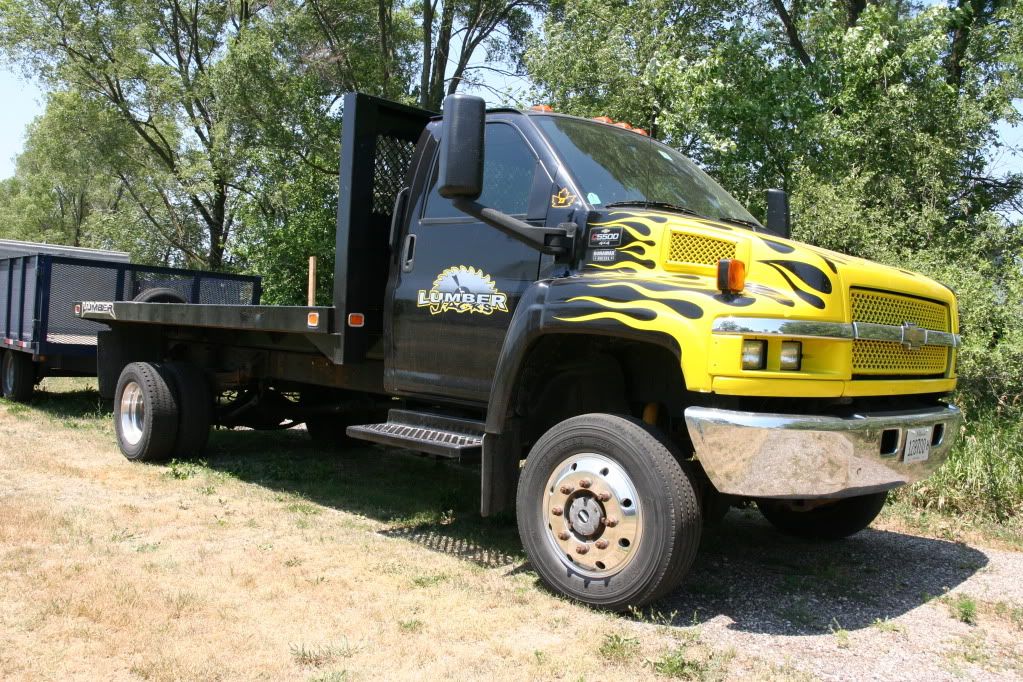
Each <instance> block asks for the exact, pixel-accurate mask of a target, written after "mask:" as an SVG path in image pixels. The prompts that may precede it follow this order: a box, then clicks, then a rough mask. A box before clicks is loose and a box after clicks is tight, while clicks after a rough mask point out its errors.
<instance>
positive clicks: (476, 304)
mask: <svg viewBox="0 0 1023 682" xmlns="http://www.w3.org/2000/svg"><path fill="white" fill-rule="evenodd" d="M416 305H417V306H418V307H420V308H429V309H430V314H432V315H439V314H440V313H446V312H455V313H479V314H481V315H490V314H492V313H494V312H501V313H506V312H508V295H507V294H505V293H502V292H500V291H498V290H497V285H496V284H494V280H492V279H491V278H490V275H488V274H485V273H484V272H483V271H482V270H479V269H477V268H474V267H471V266H466V265H457V266H454V267H450V268H447V269H446V270H444V271H443V272H441V273H440V274H439V275H437V279H435V280H434V281H433V287H432V288H430V289H429V290H426V289H420V290H419V296H418V298H417V300H416Z"/></svg>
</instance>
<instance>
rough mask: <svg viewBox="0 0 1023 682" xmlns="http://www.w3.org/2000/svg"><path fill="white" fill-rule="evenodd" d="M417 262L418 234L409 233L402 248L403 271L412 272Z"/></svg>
mask: <svg viewBox="0 0 1023 682" xmlns="http://www.w3.org/2000/svg"><path fill="white" fill-rule="evenodd" d="M415 262H416V235H414V234H412V233H409V235H408V236H407V237H405V246H404V247H403V248H402V250H401V271H402V272H412V266H413V265H414V264H415Z"/></svg>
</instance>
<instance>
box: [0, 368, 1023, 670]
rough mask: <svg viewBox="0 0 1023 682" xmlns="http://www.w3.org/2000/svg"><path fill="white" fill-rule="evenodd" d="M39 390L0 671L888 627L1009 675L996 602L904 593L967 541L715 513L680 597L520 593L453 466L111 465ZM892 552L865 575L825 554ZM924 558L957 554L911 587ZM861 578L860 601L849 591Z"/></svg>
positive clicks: (284, 461) (1, 593)
mask: <svg viewBox="0 0 1023 682" xmlns="http://www.w3.org/2000/svg"><path fill="white" fill-rule="evenodd" d="M45 387H46V388H47V391H44V392H43V393H41V394H40V395H39V396H38V397H37V399H36V400H35V401H34V402H33V404H32V405H31V406H29V407H26V406H21V405H14V404H10V403H4V402H2V401H0V679H2V680H5V681H6V680H38V679H47V680H49V679H61V680H64V679H69V680H76V679H81V680H95V679H103V680H157V681H159V680H207V679H211V680H212V679H218V680H219V679H224V680H252V679H269V680H296V679H297V680H372V679H389V680H390V679H399V680H400V679H458V680H463V679H487V680H490V679H495V678H496V679H501V680H505V679H507V680H554V679H564V680H579V679H583V680H637V679H666V678H673V677H674V678H682V679H704V680H710V679H794V680H795V679H800V680H801V679H811V678H813V677H814V676H816V675H817V674H821V675H824V676H828V675H834V674H835V671H836V670H839V671H845V672H846V673H848V671H849V670H859V671H861V672H862V673H863V676H864V677H869V676H871V675H873V674H876V673H878V672H879V671H884V670H889V669H890V666H891V665H892V662H891V661H890V660H888V659H887V658H885V656H886V655H887V654H886V652H888V651H889V650H890V649H891V642H890V641H889V640H891V638H892V637H899V638H902V639H906V640H908V641H919V642H921V643H926V644H918V645H917V647H916V649H917V650H915V651H913V655H914V656H916V657H917V658H915V659H914V665H926V666H931V667H930V668H928V669H929V670H930V669H932V668H933V670H937V671H939V672H941V671H943V672H944V674H947V670H948V669H955V670H959V669H960V668H961V669H962V670H964V671H965V672H966V674H967V675H970V674H973V673H975V672H977V671H993V670H994V671H1001V672H1007V671H1012V672H1014V673H1016V674H1020V673H1023V670H1021V669H1020V668H1019V667H1018V666H1019V665H1020V661H1019V658H1017V657H1014V656H1013V655H1010V653H1009V652H1011V651H1012V647H1013V645H1012V642H1014V641H1015V638H1018V633H1019V627H1020V625H1019V624H1020V622H1023V618H1021V616H1020V613H1021V611H1020V608H1021V607H1020V600H1019V599H1018V598H1016V599H1012V600H1007V601H997V602H995V601H983V600H978V603H977V604H978V608H977V620H978V624H977V625H966V624H964V623H962V622H961V621H960V620H956V619H955V618H952V617H950V616H949V615H948V611H947V608H945V607H943V606H942V607H939V606H935V605H928V604H927V598H924V597H917V594H918V593H920V592H922V591H930V592H931V593H932V594H940V589H941V587H942V586H943V585H948V586H953V587H954V586H955V585H957V584H959V583H963V581H967V582H966V583H964V587H966V586H969V584H970V583H969V582H968V581H969V580H972V579H973V578H972V576H975V575H981V574H978V573H977V571H978V569H979V568H980V567H982V566H983V565H984V563H985V561H986V558H985V557H984V555H983V554H981V553H979V552H977V551H975V550H973V549H971V548H969V547H961V546H958V545H953V544H952V543H946V542H938V541H923V542H921V539H920V538H910V537H907V536H902V535H900V534H897V533H876V534H874V535H873V536H871V537H870V538H868V539H867V540H865V541H862V542H860V543H859V544H857V543H852V544H849V545H846V547H847V549H846V550H843V551H844V552H847V554H843V555H842V556H840V557H837V558H836V556H835V552H836V547H839V548H840V546H837V545H836V546H828V547H814V546H810V545H805V544H802V545H798V546H795V545H792V544H791V543H786V541H781V540H780V539H779V537H778V536H777V535H772V534H771V531H770V530H769V529H767V528H766V527H765V525H764V524H763V522H762V520H759V517H756V518H752V517H750V518H747V517H749V516H750V512H749V510H746V511H744V512H733V515H732V517H731V519H732V520H731V523H730V524H726V525H725V528H724V530H723V531H721V532H719V533H711V532H708V533H707V534H705V538H704V545H703V547H702V548H701V563H699V564H698V566H697V570H696V571H695V573H694V576H693V578H692V579H691V580H690V582H689V585H688V588H687V589H686V590H684V591H680V592H678V593H676V594H674V595H671V596H670V597H669V598H667V599H666V600H665V601H664V602H662V603H661V604H659V605H655V606H654V607H651V608H650V609H646V610H644V611H642V612H636V613H634V614H632V615H631V616H616V615H612V614H607V613H602V612H598V611H595V610H591V609H587V608H583V607H581V606H578V605H576V604H572V603H569V602H567V601H564V600H562V599H559V598H558V597H555V596H554V595H552V594H550V593H548V592H547V591H545V590H544V589H543V588H542V587H540V586H539V584H538V581H537V579H536V576H535V575H534V574H533V573H532V572H531V571H530V570H529V566H528V564H526V562H525V561H524V558H523V556H522V553H521V547H520V545H519V542H518V537H517V534H516V531H515V528H514V525H513V523H512V522H511V521H510V520H507V519H504V520H485V519H480V518H479V517H478V515H477V512H476V507H477V500H478V486H479V478H478V473H477V472H475V471H472V470H470V469H468V468H464V467H459V466H453V465H450V464H440V463H435V462H433V461H432V460H429V459H424V458H418V457H413V456H409V455H402V454H398V453H395V452H393V451H389V452H385V451H384V450H381V449H378V448H372V447H370V448H363V449H359V450H354V451H350V452H346V453H343V454H337V453H326V452H320V451H317V450H316V448H314V447H313V446H312V444H311V443H310V442H309V441H308V439H307V438H306V434H304V433H302V432H283V433H253V432H241V431H237V432H234V431H232V432H227V431H218V432H216V433H214V434H213V438H212V439H211V447H210V451H209V453H208V455H207V457H206V459H205V460H204V461H191V462H173V463H170V464H168V465H166V466H147V465H133V464H129V463H128V462H126V461H125V460H124V459H123V458H122V457H121V456H120V454H119V453H118V452H117V450H116V446H115V445H114V442H113V434H112V431H111V427H110V416H109V413H108V412H107V411H106V410H105V409H104V407H103V406H102V405H101V404H100V402H99V400H98V398H97V396H96V394H95V391H94V390H92V389H91V388H90V387H89V384H88V382H81V381H78V382H69V381H52V380H47V382H45ZM893 551H895V552H896V555H895V556H894V557H889V558H888V560H887V561H888V564H886V566H887V568H885V569H884V570H880V569H878V568H876V567H874V566H873V565H872V564H870V563H867V562H866V560H865V559H864V560H863V561H862V562H861V560H860V559H857V558H855V557H854V555H853V554H848V552H853V553H854V554H856V553H862V554H863V556H864V557H866V556H870V557H875V556H881V557H883V555H884V554H885V553H889V554H890V553H891V552H893ZM936 552H943V553H946V554H950V555H952V556H954V557H957V559H956V560H957V561H959V562H960V563H962V564H963V566H962V567H960V569H956V570H954V571H951V573H950V575H951V577H952V578H954V580H949V581H945V582H940V581H941V580H944V579H943V578H941V579H939V578H937V577H935V578H934V579H933V580H930V581H923V582H920V581H919V576H918V575H917V571H916V570H915V568H913V567H914V566H916V565H917V564H918V563H919V561H920V560H921V559H926V558H927V557H929V556H930V555H931V554H932V553H936ZM856 556H859V554H856ZM972 562H976V564H973V563H972ZM966 564H970V565H969V566H966ZM901 566H906V567H909V568H908V569H905V570H904V571H903V573H898V571H899V570H901V569H900V568H899V567H901ZM893 568H894V570H895V571H896V573H895V574H894V575H893V573H892V571H893ZM909 570H911V573H912V576H913V579H912V581H911V580H909V577H910V573H906V572H905V571H909ZM900 576H902V577H903V578H905V579H900ZM924 577H926V575H925V576H924ZM874 581H880V582H881V583H883V586H884V588H883V589H884V590H886V592H885V595H886V597H885V599H884V600H883V603H874V602H871V601H870V600H869V599H866V600H865V601H862V602H861V601H859V599H860V597H858V596H857V595H861V593H864V594H865V593H867V592H870V591H872V590H873V589H874V588H873V587H871V586H872V585H873V584H874ZM893 581H894V582H893ZM936 581H937V582H936ZM939 582H940V584H939ZM931 583H934V584H933V585H932V584H931ZM961 589H962V588H961ZM893 590H894V592H893ZM747 593H748V594H747ZM995 593H997V591H996V592H995ZM1000 599H1008V598H1007V597H1000ZM804 603H807V604H808V603H814V604H815V605H816V606H815V607H814V609H813V611H812V612H811V611H810V610H809V609H808V607H801V606H800V605H801V604H804ZM799 608H803V609H805V610H807V612H808V613H810V614H811V615H813V616H814V617H813V618H809V619H807V622H806V623H800V622H797V621H799V619H798V618H797V619H793V618H792V617H791V615H792V614H793V613H795V612H796V611H797V610H798V609H799ZM658 609H661V610H658ZM836 614H838V615H841V623H842V625H843V626H845V627H847V628H849V631H850V632H849V635H851V636H849V643H850V644H851V648H849V647H847V648H844V649H843V648H839V647H837V646H836V644H835V638H836V637H837V635H836V634H834V631H833V630H832V629H829V628H828V626H827V623H828V621H829V619H830V618H831V617H832V616H834V615H836ZM797 615H798V614H797ZM817 616H820V618H817ZM821 619H823V620H822V622H823V625H821V623H818V622H817V621H818V620H821ZM889 619H891V620H892V622H893V623H894V620H895V619H898V621H899V623H898V624H890V625H889V624H888V620H889ZM882 621H883V623H885V625H884V626H882V625H878V626H876V627H871V624H872V623H875V622H882ZM917 623H926V626H925V625H920V624H917ZM924 627H925V628H926V630H925V632H926V636H920V638H919V640H914V639H913V638H914V637H917V636H918V635H922V634H923V633H922V632H921V628H924ZM932 631H933V632H932ZM893 633H894V634H893ZM792 635H799V636H792ZM967 636H970V637H973V639H969V640H967V639H963V638H964V637H967ZM932 642H938V643H939V644H938V645H936V646H937V649H935V650H934V651H931V650H929V649H926V646H931V644H930V643H932ZM967 644H969V646H966V645H967ZM981 645H985V646H987V647H990V653H991V655H990V656H988V657H987V658H984V657H980V654H978V653H977V652H978V651H980V650H981V649H980V648H979V647H981ZM822 650H826V651H828V652H829V654H828V657H826V658H821V656H820V652H821V651H822ZM864 652H872V653H871V655H870V656H865V655H864ZM941 652H943V655H940V653H941ZM842 657H848V658H842ZM832 659H835V660H837V661H838V662H837V663H834V660H832ZM833 663H834V665H832V664H833ZM822 665H824V666H825V667H824V668H821V667H820V666H822ZM828 666H830V667H828ZM857 666H867V667H862V668H861V667H857ZM870 666H873V667H872V668H870V669H868V668H869V667H870ZM939 676H940V675H939Z"/></svg>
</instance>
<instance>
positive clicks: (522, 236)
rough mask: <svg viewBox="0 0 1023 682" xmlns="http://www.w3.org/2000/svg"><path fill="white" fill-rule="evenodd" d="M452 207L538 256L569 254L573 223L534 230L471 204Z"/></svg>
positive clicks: (458, 201) (464, 202)
mask: <svg viewBox="0 0 1023 682" xmlns="http://www.w3.org/2000/svg"><path fill="white" fill-rule="evenodd" d="M452 203H453V204H454V206H455V208H457V209H458V210H459V211H461V212H463V213H467V214H468V215H471V216H472V217H473V218H476V219H478V220H481V221H483V222H484V223H486V224H487V225H490V226H492V227H496V228H497V229H498V230H500V231H501V232H504V233H505V234H507V235H509V236H511V237H514V238H515V239H518V240H519V241H520V242H524V243H526V244H528V245H529V246H532V247H533V248H535V249H537V250H538V251H540V252H541V253H547V254H552V255H555V256H560V255H565V254H570V253H572V250H573V245H574V242H575V232H576V224H575V223H562V224H561V225H558V226H557V227H536V226H533V225H530V224H529V223H527V222H525V221H523V220H519V219H518V218H512V217H511V216H510V215H508V214H507V213H502V212H501V211H498V210H497V209H493V208H487V207H485V206H482V205H480V204H479V203H477V202H475V201H470V200H468V199H455V200H454V201H452Z"/></svg>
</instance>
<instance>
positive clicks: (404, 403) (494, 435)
mask: <svg viewBox="0 0 1023 682" xmlns="http://www.w3.org/2000/svg"><path fill="white" fill-rule="evenodd" d="M341 149H342V158H341V174H340V183H341V184H340V189H341V192H340V200H339V207H338V225H337V243H336V254H335V263H336V265H335V278H334V301H333V305H331V306H320V307H316V306H308V307H304V306H295V307H273V306H204V305H188V304H146V303H121V302H116V303H108V302H82V303H81V304H80V310H81V311H82V312H81V315H82V316H83V317H87V318H88V319H93V320H97V321H102V322H104V323H105V324H107V325H108V327H109V329H108V330H107V331H105V332H102V333H101V334H100V342H99V351H100V389H101V392H102V393H105V394H107V395H109V396H111V397H113V398H114V405H115V414H114V420H115V427H116V431H117V435H118V442H119V445H120V447H121V450H122V452H123V453H124V454H125V455H126V456H127V457H128V458H129V459H133V460H137V459H143V460H153V459H161V458H166V457H170V456H178V457H181V456H187V455H194V454H196V453H197V452H198V451H200V450H201V449H202V447H203V445H204V443H205V438H206V434H207V433H208V431H209V428H210V425H211V424H219V425H222V426H249V427H255V428H279V427H282V426H292V425H300V424H302V423H304V424H305V425H306V428H307V429H308V430H309V433H310V435H311V436H312V437H314V438H315V439H317V440H319V441H320V442H324V443H327V444H332V445H338V446H343V445H348V444H350V443H351V442H353V441H370V442H376V443H382V444H386V445H394V446H399V447H403V448H407V449H412V450H417V451H421V452H424V453H428V454H431V455H434V456H439V457H451V458H458V459H462V460H470V461H472V460H476V461H479V469H480V477H481V495H480V503H481V512H482V513H483V514H487V515H489V514H495V513H498V512H500V511H503V510H511V509H513V508H514V510H515V513H516V519H517V523H518V525H519V530H520V535H521V537H522V541H523V545H524V547H525V550H526V552H527V555H528V556H529V558H530V561H531V563H532V564H533V565H534V567H535V568H536V570H537V572H538V574H539V575H540V576H541V578H542V579H543V580H544V581H545V583H546V584H547V585H549V586H550V587H551V588H552V589H554V590H556V591H558V592H560V593H563V594H566V595H568V596H570V597H573V598H575V599H579V600H581V601H584V602H587V603H590V604H594V605H600V606H604V607H609V608H617V609H622V608H627V607H630V606H636V605H639V604H643V603H646V602H649V601H651V600H653V599H656V598H657V597H659V596H662V595H663V594H665V593H666V592H668V591H670V590H672V589H674V588H675V587H676V586H677V585H678V584H679V583H680V581H681V580H682V579H683V577H684V576H685V574H686V572H687V571H688V569H689V567H690V566H691V564H692V561H693V559H694V557H695V552H696V548H697V546H698V545H699V537H700V532H701V527H702V523H703V521H704V520H705V519H710V518H712V517H716V516H719V515H721V514H722V512H723V511H727V508H728V506H729V505H731V504H734V503H737V502H744V501H753V502H755V503H756V504H757V505H758V506H759V508H760V509H761V511H762V512H763V513H764V515H765V516H766V517H767V519H768V520H769V521H771V522H772V523H773V524H774V525H775V526H777V527H778V528H779V529H781V530H782V531H784V532H787V533H791V534H795V535H800V536H803V537H815V538H839V537H845V536H847V535H850V534H852V533H855V532H857V531H859V530H861V529H862V528H864V527H866V526H867V525H868V524H869V523H870V522H871V521H872V520H873V519H874V517H875V516H876V515H877V513H879V511H880V509H881V507H882V506H883V504H884V501H885V496H886V494H887V491H889V490H891V489H893V488H896V487H899V486H901V485H905V484H907V483H911V482H914V481H917V480H920V479H921V478H924V477H926V476H927V475H929V474H930V473H931V472H932V471H933V470H934V469H935V468H936V467H937V466H939V465H940V464H941V462H942V461H944V459H945V457H946V456H947V454H948V451H949V449H950V448H951V446H952V444H953V442H954V441H955V438H956V436H957V434H958V431H959V425H960V422H961V415H960V413H959V411H958V410H957V409H956V408H955V407H954V406H951V405H949V404H947V403H946V402H945V401H944V397H945V396H947V394H948V393H949V392H951V391H952V390H953V389H954V387H955V381H956V379H955V354H956V348H957V346H958V344H959V337H958V334H957V332H958V318H957V310H956V301H955V297H954V296H953V294H952V292H951V291H950V290H949V289H948V288H946V287H944V286H942V285H941V284H939V283H937V282H934V281H933V280H930V279H928V278H926V277H923V276H921V275H918V274H916V273H913V272H911V271H910V270H906V269H900V268H893V267H888V266H882V265H879V264H876V263H871V262H869V261H865V260H862V259H858V258H853V257H849V256H844V255H842V254H838V253H835V252H831V251H828V250H825V249H821V248H818V247H815V246H812V245H807V244H802V243H799V242H796V241H793V240H791V239H789V238H788V228H787V218H783V219H781V220H778V221H772V224H771V225H770V226H765V225H762V224H761V223H760V222H759V221H757V220H756V218H754V217H753V216H752V215H751V214H750V213H749V212H748V211H747V210H746V209H745V208H744V207H743V206H742V205H741V204H740V203H739V202H738V201H737V200H736V199H734V198H733V197H732V196H730V195H729V194H728V193H727V192H726V191H725V190H724V189H723V188H721V187H720V186H719V185H718V184H717V183H716V182H714V180H713V179H711V178H710V177H709V176H708V175H707V174H706V173H704V172H703V171H702V170H700V169H699V168H698V167H697V166H696V165H695V164H693V163H692V162H691V161H689V160H688V159H686V158H685V157H684V156H683V155H681V154H680V153H678V152H677V151H676V150H674V149H672V148H670V147H668V146H666V145H663V144H661V143H659V142H657V141H655V140H653V139H651V138H650V137H649V136H648V135H646V134H645V131H640V130H636V129H633V128H631V127H629V126H627V125H624V124H615V123H613V122H611V121H609V120H587V119H581V118H576V117H570V116H563V115H559V114H556V113H554V112H551V111H548V110H543V109H540V110H530V111H518V110H511V109H496V110H491V111H486V110H485V107H484V105H483V101H482V100H481V99H479V98H475V97H469V96H464V95H452V96H450V97H449V98H448V99H447V100H446V102H445V110H444V115H443V116H436V115H433V114H430V113H429V112H423V111H420V110H417V109H413V108H410V107H405V106H402V105H398V104H394V103H390V102H386V101H384V100H379V99H376V98H372V97H368V96H365V95H360V94H354V93H353V94H349V95H348V96H346V98H345V106H344V125H343V132H342V145H341ZM776 197H777V195H776ZM778 206H779V204H773V207H774V208H777V207H778ZM783 213H784V207H783V206H782V208H781V209H780V210H779V212H778V213H776V215H781V214H783Z"/></svg>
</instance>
